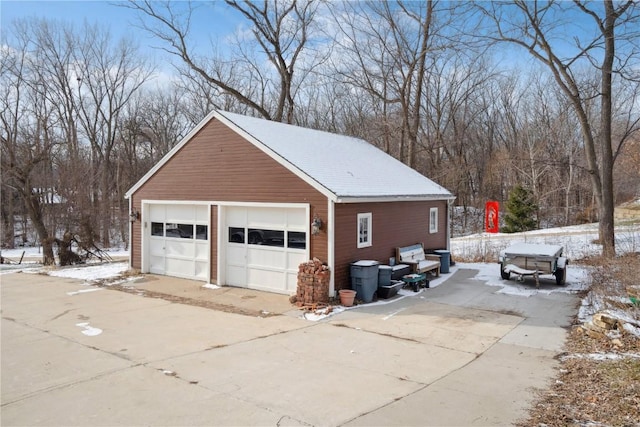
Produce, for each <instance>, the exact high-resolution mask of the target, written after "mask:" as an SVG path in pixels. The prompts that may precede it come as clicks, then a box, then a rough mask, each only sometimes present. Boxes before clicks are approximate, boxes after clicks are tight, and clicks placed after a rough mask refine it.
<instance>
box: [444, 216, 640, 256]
mask: <svg viewBox="0 0 640 427" xmlns="http://www.w3.org/2000/svg"><path fill="white" fill-rule="evenodd" d="M615 231H616V251H617V252H618V253H619V254H624V253H632V252H640V225H638V224H635V225H622V226H617V227H616V230H615ZM597 239H598V224H583V225H573V226H569V227H559V228H547V229H542V230H533V231H527V232H523V233H479V234H472V235H469V236H463V237H456V238H452V239H451V254H452V255H453V256H454V257H457V258H459V259H464V260H483V261H497V259H498V255H499V253H500V251H502V250H503V249H505V248H507V247H508V246H511V245H512V244H513V243H516V242H524V243H538V244H550V245H560V246H563V247H564V253H563V255H564V256H566V257H567V258H569V259H570V260H578V259H582V258H585V257H589V256H594V255H599V254H600V253H601V252H602V246H601V245H598V244H596V243H594V242H595V241H596V240H597Z"/></svg>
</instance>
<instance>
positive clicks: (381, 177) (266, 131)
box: [127, 111, 455, 202]
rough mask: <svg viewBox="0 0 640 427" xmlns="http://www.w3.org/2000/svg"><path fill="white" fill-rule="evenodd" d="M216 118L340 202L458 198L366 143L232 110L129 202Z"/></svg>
mask: <svg viewBox="0 0 640 427" xmlns="http://www.w3.org/2000/svg"><path fill="white" fill-rule="evenodd" d="M212 119H217V120H220V122H222V123H223V124H225V125H227V126H228V127H229V128H231V129H232V130H233V131H235V132H236V133H238V134H239V135H240V136H242V137H243V138H244V139H246V140H247V141H249V142H251V143H252V144H253V145H255V146H256V147H257V148H259V149H261V150H262V151H263V152H265V153H266V154H267V155H269V156H271V157H272V158H274V159H275V160H276V161H278V162H279V163H280V164H282V165H283V166H285V167H286V168H287V169H289V170H291V171H292V172H293V173H294V174H296V175H297V176H298V177H300V178H301V179H303V180H304V181H306V182H307V183H308V184H310V185H311V186H313V187H314V188H316V189H317V190H318V191H320V192H321V193H323V194H325V195H326V196H327V197H329V198H330V199H332V200H334V201H336V202H350V201H352V202H354V201H390V200H444V199H446V200H453V199H454V198H455V196H454V195H453V194H451V193H450V192H449V191H448V190H446V189H445V188H444V187H442V186H440V185H438V184H436V183H435V182H433V181H432V180H430V179H428V178H426V177H425V176H423V175H421V174H420V173H418V172H416V171H415V170H413V169H411V168H410V167H408V166H407V165H405V164H404V163H402V162H400V161H398V160H396V159H395V158H393V157H392V156H390V155H388V154H386V153H385V152H383V151H382V150H380V149H378V148H377V147H375V146H373V145H371V144H369V143H368V142H366V141H364V140H362V139H358V138H354V137H350V136H344V135H338V134H333V133H329V132H323V131H318V130H313V129H307V128H303V127H299V126H293V125H288V124H285V123H280V122H274V121H269V120H264V119H259V118H255V117H249V116H243V115H240V114H235V113H229V112H226V111H213V112H212V113H211V114H209V115H208V116H207V117H206V118H205V119H204V120H203V121H202V122H200V123H199V124H198V126H196V128H195V129H193V130H192V131H191V132H190V133H189V134H188V135H187V136H185V138H183V140H182V141H180V143H179V144H177V145H176V146H175V147H174V148H173V149H172V150H171V151H170V152H169V153H167V155H165V156H164V157H163V158H162V159H161V160H160V161H159V162H158V164H156V165H155V166H154V167H153V168H152V169H151V170H150V171H149V172H148V173H147V174H145V176H143V177H142V178H141V179H140V181H138V182H137V183H136V184H135V185H134V186H133V187H132V188H131V189H130V190H129V191H128V192H127V197H130V196H131V195H132V194H133V193H134V192H135V191H136V190H137V189H138V188H140V187H141V186H142V185H143V184H144V183H145V182H146V181H147V180H148V179H149V178H151V176H153V175H154V174H155V172H156V171H157V170H158V169H160V167H162V165H163V164H165V163H166V162H167V161H168V160H169V159H170V158H171V157H173V155H174V154H175V153H176V152H177V151H178V150H179V149H180V148H181V147H182V146H184V145H185V144H186V143H188V141H189V140H190V139H191V138H192V137H193V136H194V135H195V134H196V133H197V132H198V131H199V130H200V129H201V128H202V127H204V126H205V125H206V124H207V123H209V122H210V121H211V120H212Z"/></svg>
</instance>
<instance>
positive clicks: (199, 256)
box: [194, 242, 209, 262]
mask: <svg viewBox="0 0 640 427" xmlns="http://www.w3.org/2000/svg"><path fill="white" fill-rule="evenodd" d="M195 252H196V253H195V255H194V258H195V259H196V260H198V261H205V262H206V261H208V260H209V242H206V243H200V242H197V243H196V246H195Z"/></svg>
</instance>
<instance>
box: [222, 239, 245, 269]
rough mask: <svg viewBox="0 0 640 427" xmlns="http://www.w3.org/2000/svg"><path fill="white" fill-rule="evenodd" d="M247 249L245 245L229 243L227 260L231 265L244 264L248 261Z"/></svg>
mask: <svg viewBox="0 0 640 427" xmlns="http://www.w3.org/2000/svg"><path fill="white" fill-rule="evenodd" d="M246 252H247V249H246V248H245V247H244V246H243V245H236V244H231V245H227V261H228V263H229V265H242V266H244V265H245V264H246V262H247V259H246V256H245V254H246Z"/></svg>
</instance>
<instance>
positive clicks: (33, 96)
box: [0, 23, 57, 265]
mask: <svg viewBox="0 0 640 427" xmlns="http://www.w3.org/2000/svg"><path fill="white" fill-rule="evenodd" d="M16 28H17V29H19V30H21V31H20V34H19V37H17V40H16V42H15V45H14V46H13V48H11V49H9V48H5V49H4V52H3V55H2V62H1V63H0V64H1V65H0V76H1V77H2V82H3V85H2V87H3V92H4V93H3V94H2V95H3V96H2V97H1V98H2V100H1V101H0V102H2V104H0V105H1V107H0V121H1V123H2V136H1V138H0V139H1V142H2V169H3V175H4V178H5V179H6V181H5V179H3V182H2V184H3V187H5V188H10V189H11V190H15V191H17V192H18V194H19V195H20V198H21V200H22V202H23V204H24V206H25V208H26V210H27V213H28V215H29V218H30V219H31V224H32V225H33V227H34V228H35V230H36V232H37V234H38V238H39V239H40V243H41V244H42V254H43V264H45V265H50V264H54V263H55V258H54V254H53V241H54V235H53V233H55V231H53V232H52V231H50V230H49V228H48V227H47V225H46V223H45V218H44V214H45V208H44V204H43V200H42V189H43V188H45V189H46V188H48V186H49V185H50V183H49V182H48V180H47V177H45V176H43V171H44V170H46V169H47V165H49V164H50V163H51V161H52V157H53V151H54V149H55V146H56V144H57V141H56V137H55V135H54V132H53V123H54V122H55V115H54V114H53V111H52V108H51V104H50V103H48V102H47V92H48V90H49V87H48V86H47V84H46V82H44V81H42V80H41V79H39V78H38V77H39V76H38V75H37V73H35V72H34V70H36V69H38V68H39V67H42V66H43V64H42V63H40V62H39V60H40V59H41V57H39V56H38V55H37V52H36V54H33V52H32V51H31V49H32V48H33V45H32V40H31V38H30V33H29V31H28V27H27V25H26V24H25V23H19V24H16Z"/></svg>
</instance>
